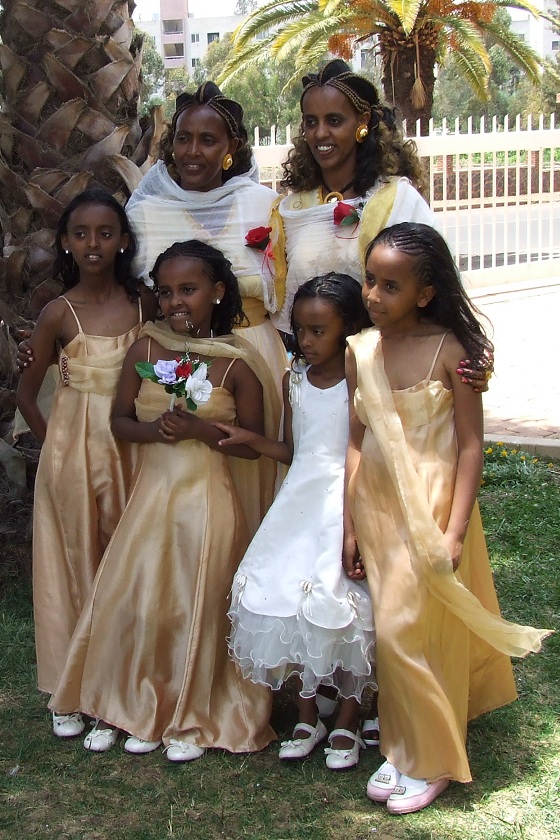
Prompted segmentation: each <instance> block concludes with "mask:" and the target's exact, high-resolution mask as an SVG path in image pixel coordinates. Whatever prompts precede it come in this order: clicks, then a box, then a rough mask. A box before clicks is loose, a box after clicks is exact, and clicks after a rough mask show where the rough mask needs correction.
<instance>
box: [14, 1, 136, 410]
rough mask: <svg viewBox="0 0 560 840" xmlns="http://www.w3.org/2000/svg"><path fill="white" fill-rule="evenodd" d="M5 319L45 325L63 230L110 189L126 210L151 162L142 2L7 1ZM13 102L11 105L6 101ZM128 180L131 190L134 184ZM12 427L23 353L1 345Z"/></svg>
mask: <svg viewBox="0 0 560 840" xmlns="http://www.w3.org/2000/svg"><path fill="white" fill-rule="evenodd" d="M0 3H1V6H2V7H3V11H2V13H1V14H0V37H1V41H2V43H0V68H1V71H2V75H1V93H0V97H1V99H0V102H2V106H3V107H2V110H1V111H0V231H1V233H0V319H1V320H2V325H1V326H2V329H3V330H6V329H7V326H9V327H14V326H18V325H21V324H22V323H23V321H24V319H25V318H35V317H36V316H37V314H38V312H39V311H40V310H41V308H42V307H43V306H44V304H45V303H47V302H48V301H49V300H50V299H52V298H53V297H56V296H57V295H58V294H59V293H60V287H59V284H58V282H57V281H56V280H55V279H54V278H53V276H52V265H53V260H54V248H53V246H54V231H55V227H56V223H57V221H58V218H59V216H60V213H61V212H62V210H63V209H64V207H65V206H66V205H67V204H68V202H69V201H70V200H71V199H72V198H73V197H74V196H75V195H76V194H77V193H79V192H81V191H82V190H84V189H85V188H86V187H88V186H90V185H93V184H98V185H101V186H104V187H106V188H107V189H108V190H110V191H111V192H112V193H113V194H114V195H115V196H116V197H117V198H118V199H120V200H121V201H123V202H124V201H125V200H126V198H127V197H128V195H129V194H130V190H131V188H133V187H134V185H135V184H134V179H135V178H136V180H139V179H140V177H141V173H140V170H138V169H137V167H136V166H134V165H133V164H134V163H135V164H138V165H140V164H142V163H143V161H144V160H145V159H146V157H147V154H148V143H149V137H147V136H146V134H145V132H143V131H142V130H141V128H140V124H139V121H138V116H137V104H138V97H139V87H140V80H139V75H140V68H141V62H142V36H140V35H138V34H137V33H135V31H134V24H133V22H132V18H131V14H132V11H133V9H134V5H135V4H134V2H133V0H88V2H84V1H83V0H57V2H56V3H55V2H53V0H0ZM2 100H3V101H2ZM125 178H126V181H125V180H124V179H125ZM0 339H1V340H0V418H1V417H2V415H3V414H4V411H3V409H4V408H6V410H7V411H8V412H9V411H10V410H11V408H10V406H9V405H8V403H6V400H8V401H9V400H11V399H12V397H13V383H14V378H15V366H14V353H13V346H12V347H11V348H10V347H9V342H8V336H7V333H6V332H4V333H3V335H2V336H0Z"/></svg>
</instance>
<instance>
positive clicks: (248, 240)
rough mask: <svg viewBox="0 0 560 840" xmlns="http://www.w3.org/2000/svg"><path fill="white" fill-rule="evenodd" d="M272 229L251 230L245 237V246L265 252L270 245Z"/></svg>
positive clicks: (258, 228)
mask: <svg viewBox="0 0 560 840" xmlns="http://www.w3.org/2000/svg"><path fill="white" fill-rule="evenodd" d="M271 231H272V228H271V227H256V228H251V230H250V231H249V233H247V234H246V236H245V244H246V245H247V247H248V248H256V249H257V251H265V252H266V250H267V248H268V246H269V245H270V234H271Z"/></svg>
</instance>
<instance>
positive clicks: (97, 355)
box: [58, 295, 142, 396]
mask: <svg viewBox="0 0 560 840" xmlns="http://www.w3.org/2000/svg"><path fill="white" fill-rule="evenodd" d="M62 299H63V300H64V301H66V303H67V304H68V306H69V308H70V311H71V312H72V315H73V316H74V318H75V320H76V324H77V327H78V332H77V334H76V335H75V336H74V338H73V339H71V341H69V342H68V344H66V345H65V346H64V347H62V348H60V350H59V355H58V364H59V368H60V378H61V381H62V385H63V386H70V387H71V388H75V389H76V390H78V391H84V392H89V393H92V392H93V393H96V394H105V395H108V396H113V395H114V394H115V392H116V390H117V385H118V382H119V378H120V375H121V369H122V364H123V361H124V357H125V356H126V352H127V350H128V349H129V347H130V346H131V345H132V344H134V342H135V341H136V339H137V338H138V333H139V332H140V327H141V326H142V307H141V303H140V301H138V323H137V324H135V325H134V326H133V327H131V328H130V329H129V330H127V331H126V332H125V333H122V335H89V334H88V333H85V332H84V331H83V330H82V325H81V323H80V321H79V318H78V316H77V314H76V311H75V310H74V307H73V306H72V304H71V303H70V301H69V300H67V299H66V298H65V297H64V295H63V296H62Z"/></svg>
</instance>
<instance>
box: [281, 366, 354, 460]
mask: <svg viewBox="0 0 560 840" xmlns="http://www.w3.org/2000/svg"><path fill="white" fill-rule="evenodd" d="M291 380H292V382H291V386H290V394H291V401H292V430H293V437H294V458H293V461H294V462H296V461H297V456H298V455H299V453H300V451H305V453H306V454H311V453H312V454H313V456H314V457H315V458H316V459H320V460H325V461H329V462H334V463H335V464H336V465H337V466H339V465H341V464H344V458H345V454H346V447H347V445H348V392H347V387H346V381H345V380H344V379H343V380H341V381H340V382H337V383H336V385H333V386H332V387H331V388H317V387H316V386H315V385H313V384H312V383H311V382H310V381H309V379H308V378H307V369H305V370H302V371H301V372H295V373H294V372H292V373H291Z"/></svg>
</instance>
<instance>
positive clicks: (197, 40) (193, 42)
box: [191, 32, 200, 44]
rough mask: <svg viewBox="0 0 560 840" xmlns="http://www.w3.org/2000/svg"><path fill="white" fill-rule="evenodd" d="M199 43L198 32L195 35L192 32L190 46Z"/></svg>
mask: <svg viewBox="0 0 560 840" xmlns="http://www.w3.org/2000/svg"><path fill="white" fill-rule="evenodd" d="M199 41H200V35H199V34H198V32H196V33H195V32H193V33H192V34H191V44H198V43H199Z"/></svg>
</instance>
